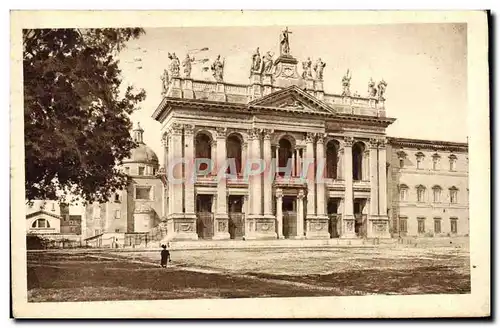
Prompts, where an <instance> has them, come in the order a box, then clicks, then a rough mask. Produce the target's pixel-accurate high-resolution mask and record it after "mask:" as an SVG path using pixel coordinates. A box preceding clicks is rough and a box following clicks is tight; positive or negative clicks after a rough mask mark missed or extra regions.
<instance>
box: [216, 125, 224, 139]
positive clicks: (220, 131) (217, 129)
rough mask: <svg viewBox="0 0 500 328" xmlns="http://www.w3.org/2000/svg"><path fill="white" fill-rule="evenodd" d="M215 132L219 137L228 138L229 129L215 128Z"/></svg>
mask: <svg viewBox="0 0 500 328" xmlns="http://www.w3.org/2000/svg"><path fill="white" fill-rule="evenodd" d="M215 133H216V135H217V138H226V135H227V129H226V128H221V127H219V128H215Z"/></svg>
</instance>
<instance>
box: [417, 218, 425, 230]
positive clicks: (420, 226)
mask: <svg viewBox="0 0 500 328" xmlns="http://www.w3.org/2000/svg"><path fill="white" fill-rule="evenodd" d="M417 222H418V233H425V218H417Z"/></svg>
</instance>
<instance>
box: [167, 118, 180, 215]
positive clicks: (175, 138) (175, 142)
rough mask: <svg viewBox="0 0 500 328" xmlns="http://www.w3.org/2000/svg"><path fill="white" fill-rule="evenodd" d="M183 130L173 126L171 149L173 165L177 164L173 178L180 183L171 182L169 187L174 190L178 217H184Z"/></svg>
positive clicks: (178, 126)
mask: <svg viewBox="0 0 500 328" xmlns="http://www.w3.org/2000/svg"><path fill="white" fill-rule="evenodd" d="M182 128H183V126H182V125H181V124H178V123H174V124H172V137H171V144H170V146H171V147H169V149H172V159H171V163H172V165H173V164H175V166H173V167H172V168H170V171H171V172H172V174H173V178H174V179H175V180H178V181H170V184H169V186H170V187H171V189H172V195H171V196H172V214H174V215H176V216H179V215H180V216H183V211H182V208H183V199H182V189H183V188H182V187H183V186H182V183H181V181H182V178H183V176H182V166H183V163H182V161H181V159H182V133H183V131H182Z"/></svg>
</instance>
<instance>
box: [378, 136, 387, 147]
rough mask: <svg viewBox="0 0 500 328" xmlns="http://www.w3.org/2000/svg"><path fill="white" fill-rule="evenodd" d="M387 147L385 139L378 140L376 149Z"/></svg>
mask: <svg viewBox="0 0 500 328" xmlns="http://www.w3.org/2000/svg"><path fill="white" fill-rule="evenodd" d="M386 145H387V138H382V139H379V140H378V148H385V146H386Z"/></svg>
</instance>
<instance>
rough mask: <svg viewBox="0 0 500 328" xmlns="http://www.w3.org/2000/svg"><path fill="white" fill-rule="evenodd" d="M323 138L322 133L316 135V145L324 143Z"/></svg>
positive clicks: (324, 136)
mask: <svg viewBox="0 0 500 328" xmlns="http://www.w3.org/2000/svg"><path fill="white" fill-rule="evenodd" d="M325 138H326V134H324V133H318V134H317V135H316V142H317V143H324V142H325Z"/></svg>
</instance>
